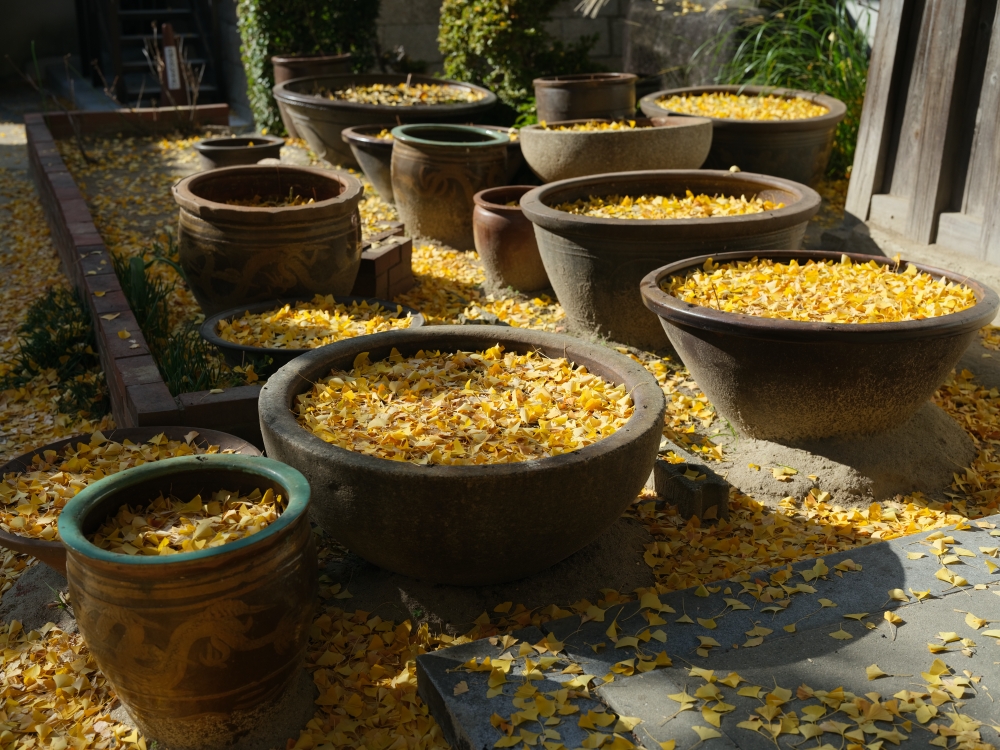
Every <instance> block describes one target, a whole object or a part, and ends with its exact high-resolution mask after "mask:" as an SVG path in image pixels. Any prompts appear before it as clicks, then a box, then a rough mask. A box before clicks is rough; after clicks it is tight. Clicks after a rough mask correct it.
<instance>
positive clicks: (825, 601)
mask: <svg viewBox="0 0 1000 750" xmlns="http://www.w3.org/2000/svg"><path fill="white" fill-rule="evenodd" d="M819 606H820V607H836V606H837V605H836V604H835V603H834V602H832V601H830V600H829V599H820V600H819Z"/></svg>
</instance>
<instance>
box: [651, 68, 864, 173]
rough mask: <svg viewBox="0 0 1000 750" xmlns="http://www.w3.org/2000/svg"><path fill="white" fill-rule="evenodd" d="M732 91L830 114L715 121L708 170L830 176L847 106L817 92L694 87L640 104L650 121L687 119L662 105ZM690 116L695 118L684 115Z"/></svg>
mask: <svg viewBox="0 0 1000 750" xmlns="http://www.w3.org/2000/svg"><path fill="white" fill-rule="evenodd" d="M711 92H730V93H736V94H747V95H751V96H753V95H756V94H775V95H777V96H784V97H793V96H800V97H803V98H804V99H808V100H810V101H812V102H815V103H816V104H822V105H823V106H824V107H826V108H827V109H828V110H829V112H828V113H827V114H825V115H823V116H821V117H810V118H808V119H805V120H731V119H722V118H717V117H713V118H710V119H711V120H712V150H711V151H709V153H708V159H707V160H706V161H705V169H729V168H730V167H732V166H734V165H735V166H738V167H739V168H740V169H742V170H743V171H744V172H759V173H760V174H769V175H774V176H775V177H783V178H785V179H786V180H794V181H795V182H801V183H803V184H805V185H816V183H818V182H819V181H820V179H822V177H823V175H824V174H825V173H826V165H827V164H828V163H829V161H830V152H831V150H832V149H833V136H834V133H835V131H836V130H837V123H839V122H840V121H841V120H843V119H844V115H845V114H846V112H847V107H846V106H845V105H844V103H843V102H842V101H840V100H839V99H834V98H833V97H832V96H825V95H823V94H814V93H812V92H811V91H795V90H793V89H778V88H767V87H764V86H691V87H689V88H684V89H668V90H666V91H657V92H656V93H654V94H649V95H648V96H644V97H642V100H641V101H640V102H639V106H640V107H641V108H642V111H643V113H644V114H645V115H646V116H647V117H664V116H668V115H681V114H682V113H680V112H674V111H672V110H667V109H663V108H662V107H660V106H659V105H658V104H657V103H656V101H657V99H661V98H662V97H665V96H673V95H675V94H677V95H682V94H705V93H711ZM684 116H685V117H687V116H689V115H684Z"/></svg>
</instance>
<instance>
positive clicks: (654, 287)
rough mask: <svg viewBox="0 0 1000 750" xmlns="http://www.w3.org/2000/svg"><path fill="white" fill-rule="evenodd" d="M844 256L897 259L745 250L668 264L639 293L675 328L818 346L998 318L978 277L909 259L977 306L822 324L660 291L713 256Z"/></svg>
mask: <svg viewBox="0 0 1000 750" xmlns="http://www.w3.org/2000/svg"><path fill="white" fill-rule="evenodd" d="M844 255H846V256H848V257H849V258H851V259H852V260H854V261H857V262H862V263H867V262H868V261H871V260H874V261H876V262H877V263H881V264H883V265H888V264H891V263H892V262H893V259H892V258H886V257H884V256H880V255H863V254H860V253H840V252H836V251H832V250H813V251H810V250H752V251H751V250H742V251H739V252H732V253H719V254H714V255H699V256H697V257H692V258H686V259H684V260H681V261H677V262H676V263H671V264H669V265H666V266H662V267H660V268H657V269H656V270H655V271H651V272H650V273H649V274H647V275H646V276H645V277H644V278H643V280H642V281H641V282H640V284H639V290H640V292H641V294H642V301H643V303H644V304H645V305H646V307H647V308H649V309H650V310H652V311H653V312H654V313H656V314H657V315H658V316H659V317H660V319H661V320H665V321H667V322H669V323H671V324H673V325H678V326H685V327H690V328H697V329H700V330H704V331H710V332H712V333H721V334H726V335H731V336H742V337H746V338H761V339H770V340H782V341H799V342H808V343H817V344H822V343H824V342H831V341H846V342H856V343H859V344H861V343H864V344H874V343H879V342H895V341H901V340H909V339H926V338H941V337H945V336H955V335H959V334H962V333H968V332H970V331H975V330H978V329H979V328H982V327H983V326H984V325H986V324H988V323H989V322H990V321H991V320H993V318H994V317H995V315H996V312H997V308H998V306H1000V297H998V296H997V293H996V292H994V291H993V290H992V289H991V288H990V287H988V286H986V285H985V284H983V283H981V282H979V281H976V280H975V279H972V278H969V277H968V276H961V275H960V274H957V273H955V272H953V271H948V270H945V269H942V268H936V267H934V266H927V265H924V264H922V263H913V262H911V261H905V260H904V261H901V263H908V264H911V265H914V266H916V267H917V270H918V271H921V272H924V273H929V274H930V275H931V276H934V277H936V278H943V279H947V280H948V281H954V282H958V283H962V284H964V285H966V286H968V287H969V288H971V289H972V291H973V292H975V294H976V300H977V301H976V304H975V305H973V306H972V307H970V308H968V309H966V310H962V311H960V312H957V313H950V314H948V315H939V316H937V317H934V318H924V319H922V320H905V321H899V322H895V323H820V322H815V321H805V320H784V319H780V318H765V317H762V316H759V315H747V314H745V313H732V312H723V311H721V310H715V309H713V308H711V307H705V306H703V305H695V304H692V303H688V302H682V301H681V300H679V299H678V298H677V297H674V296H673V295H670V294H667V292H665V291H663V290H662V289H661V288H660V281H661V280H663V279H664V278H665V277H667V276H674V275H677V274H679V273H681V272H683V271H686V270H688V269H691V268H694V267H697V266H701V265H704V263H705V261H706V260H707V259H708V258H711V259H712V260H713V261H714V262H721V263H726V262H729V261H735V260H750V259H751V258H754V257H756V258H767V259H774V260H792V259H793V258H794V259H796V260H840V258H841V257H842V256H844Z"/></svg>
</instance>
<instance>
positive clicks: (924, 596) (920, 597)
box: [910, 589, 931, 602]
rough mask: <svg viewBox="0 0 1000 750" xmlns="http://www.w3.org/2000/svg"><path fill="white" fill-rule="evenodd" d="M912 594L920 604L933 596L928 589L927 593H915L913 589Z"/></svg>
mask: <svg viewBox="0 0 1000 750" xmlns="http://www.w3.org/2000/svg"><path fill="white" fill-rule="evenodd" d="M910 593H911V594H913V596H914V597H915V598H916V600H917V601H918V602H922V601H923V600H924V599H927V598H928V597H929V596H930V595H931V590H930V589H927V590H926V591H914V590H913V589H910Z"/></svg>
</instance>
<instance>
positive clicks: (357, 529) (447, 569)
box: [259, 326, 665, 586]
mask: <svg viewBox="0 0 1000 750" xmlns="http://www.w3.org/2000/svg"><path fill="white" fill-rule="evenodd" d="M498 343H499V344H502V345H503V346H504V347H505V348H506V349H507V350H508V351H518V352H526V351H535V350H537V351H540V352H542V353H543V354H546V355H548V356H552V357H563V356H565V357H566V358H567V359H569V360H570V361H571V362H574V363H575V364H577V365H585V366H586V367H587V369H588V370H590V371H591V372H594V373H596V374H598V375H600V376H602V377H604V378H606V379H608V380H610V381H612V382H614V383H616V384H617V383H624V384H626V386H627V387H628V389H629V392H630V393H631V394H632V398H633V400H634V402H635V414H634V415H633V416H632V417H631V418H630V419H629V421H628V422H627V423H626V424H625V426H624V427H623V428H622V429H620V430H619V431H618V432H616V433H615V434H614V435H612V436H610V437H608V438H605V439H604V440H601V441H600V442H598V443H595V444H594V445H590V446H587V447H586V448H583V449H581V450H579V451H575V452H572V453H567V454H564V455H561V456H552V457H549V458H542V459H537V460H534V461H525V462H523V463H517V464H495V465H486V466H418V465H416V464H411V463H404V462H398V461H389V460H386V459H382V458H376V457H373V456H367V455H364V454H361V453H354V452H351V451H348V450H345V449H343V448H338V447H336V446H333V445H331V444H329V443H326V442H324V441H323V440H321V439H320V438H318V437H316V436H315V435H313V434H312V433H311V432H308V431H307V430H305V429H304V428H302V427H301V426H299V424H298V422H297V421H296V417H295V415H294V414H293V413H292V411H291V409H292V407H293V405H294V403H295V400H296V397H297V396H298V395H299V394H300V393H303V392H304V391H306V390H308V389H309V388H311V387H312V383H314V382H316V381H317V380H319V379H320V378H323V377H324V376H326V375H327V374H328V373H329V372H330V371H331V370H332V369H334V368H340V369H350V368H351V367H352V366H353V363H354V358H355V357H356V356H357V355H358V354H360V353H361V352H368V355H369V357H370V358H371V360H372V361H373V362H375V361H379V360H382V359H385V358H386V357H388V356H389V353H390V351H391V350H392V349H393V347H395V348H396V349H397V350H398V351H399V352H400V353H401V354H402V355H403V356H404V357H405V356H409V355H412V354H415V353H416V352H417V351H418V350H421V349H424V350H428V349H433V350H441V351H459V350H462V351H474V350H475V351H478V350H482V349H485V348H489V347H491V346H494V345H496V344H498ZM259 408H260V424H261V430H262V433H263V435H264V444H265V446H266V448H267V453H268V455H269V456H271V457H272V458H276V459H278V460H279V461H284V462H285V463H287V464H289V465H291V466H295V467H296V468H298V469H299V470H300V471H302V473H303V474H305V475H306V477H307V478H308V479H309V482H310V485H311V486H312V488H313V506H312V513H313V517H314V520H315V521H316V522H317V523H318V524H319V525H320V526H322V527H323V528H324V529H326V530H327V531H328V532H330V533H331V534H333V535H334V536H335V537H336V539H337V540H338V541H339V542H341V543H343V544H345V545H346V546H347V547H349V548H350V549H351V550H352V551H353V552H355V553H357V554H359V555H361V556H362V557H364V558H365V559H366V560H369V561H371V562H372V563H374V564H376V565H378V566H380V567H382V568H386V569H388V570H392V571H395V572H397V573H401V574H404V575H407V576H411V577H414V578H420V579H424V580H428V581H434V582H437V583H447V584H454V585H461V586H476V585H486V584H493V583H500V582H503V581H511V580H515V579H517V578H522V577H524V576H527V575H530V574H532V573H536V572H538V571H540V570H543V569H545V568H547V567H549V566H550V565H554V564H555V563H557V562H559V561H560V560H562V559H564V558H566V557H568V556H569V555H571V554H573V553H574V552H576V551H577V550H579V549H581V548H582V547H584V546H585V545H587V544H588V543H589V542H591V541H593V540H594V539H595V538H597V536H598V535H600V534H601V532H603V531H604V530H605V529H607V528H608V527H609V526H610V525H611V524H612V523H614V522H615V520H616V519H617V518H618V517H619V516H620V515H621V514H622V512H623V511H624V510H625V508H627V507H628V506H629V504H630V503H632V501H633V500H635V498H636V495H637V494H638V492H639V490H640V489H641V488H642V486H643V484H644V483H645V481H646V479H647V478H648V477H649V473H650V471H651V470H652V467H653V462H654V460H655V458H656V452H657V450H658V447H659V443H660V433H661V431H662V427H663V416H664V411H665V401H664V398H663V392H662V391H661V390H660V387H659V385H658V384H657V383H656V380H655V378H653V376H652V375H650V374H649V372H647V371H646V369H645V368H643V367H642V366H641V365H639V364H637V363H636V362H633V361H632V360H631V359H629V358H628V357H625V356H623V355H621V354H618V353H617V352H615V351H614V350H612V349H609V348H607V347H603V346H599V345H596V344H590V343H587V342H584V341H581V340H580V339H575V338H571V337H569V336H560V335H557V334H553V333H543V332H540V331H532V330H528V329H523V328H509V327H503V326H425V327H423V328H417V329H413V330H408V331H390V332H387V333H377V334H374V335H372V336H366V337H365V338H364V339H354V340H349V341H344V342H340V343H336V344H333V345H331V346H327V347H324V348H322V349H316V350H314V351H312V352H309V353H308V354H304V355H303V356H301V357H299V358H298V359H296V360H295V361H294V362H291V363H289V364H287V365H285V366H284V367H282V368H281V369H280V370H279V371H278V372H277V373H276V374H275V375H274V376H273V377H272V378H271V379H270V380H268V382H267V384H266V385H265V386H264V387H263V389H262V390H261V395H260V407H259ZM526 518H527V519H530V521H529V522H527V523H526V522H525V519H526Z"/></svg>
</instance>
